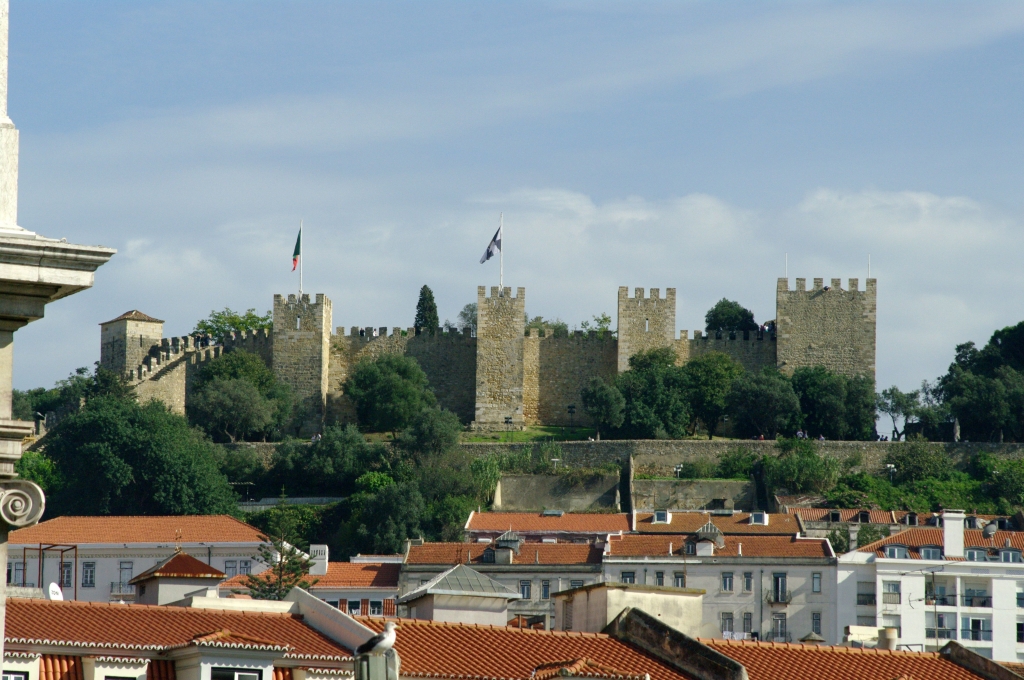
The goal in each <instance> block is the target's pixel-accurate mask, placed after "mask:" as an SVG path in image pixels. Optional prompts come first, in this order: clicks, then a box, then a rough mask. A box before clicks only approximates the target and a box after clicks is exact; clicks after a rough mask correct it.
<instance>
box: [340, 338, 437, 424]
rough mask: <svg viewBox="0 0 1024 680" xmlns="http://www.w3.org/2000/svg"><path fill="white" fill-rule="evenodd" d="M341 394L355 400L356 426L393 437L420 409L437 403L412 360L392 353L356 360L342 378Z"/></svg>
mask: <svg viewBox="0 0 1024 680" xmlns="http://www.w3.org/2000/svg"><path fill="white" fill-rule="evenodd" d="M345 394H347V395H348V396H349V398H350V399H352V401H353V402H354V403H355V407H356V417H357V418H358V419H359V425H360V427H362V428H363V429H365V430H368V431H371V432H391V433H392V434H393V435H395V436H396V437H397V434H398V431H399V430H403V429H405V428H406V427H408V426H409V425H411V424H412V422H413V419H414V418H415V417H416V416H417V415H418V414H419V413H420V412H421V411H422V410H423V409H425V408H432V407H433V406H434V405H435V404H436V403H437V400H436V399H435V398H434V394H433V392H431V391H430V388H429V386H428V383H427V376H426V374H425V373H424V372H423V369H421V368H420V365H419V364H418V363H416V360H415V359H413V358H412V357H407V356H401V355H395V354H384V355H381V356H379V357H377V358H376V359H373V360H372V361H361V362H359V363H358V364H356V366H355V368H354V369H353V370H352V373H351V375H349V377H348V379H347V380H346V381H345Z"/></svg>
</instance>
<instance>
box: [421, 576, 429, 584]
mask: <svg viewBox="0 0 1024 680" xmlns="http://www.w3.org/2000/svg"><path fill="white" fill-rule="evenodd" d="M428 583H430V579H426V578H421V579H420V585H421V586H425V585H427V584H428Z"/></svg>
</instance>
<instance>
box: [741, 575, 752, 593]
mask: <svg viewBox="0 0 1024 680" xmlns="http://www.w3.org/2000/svg"><path fill="white" fill-rule="evenodd" d="M753 589H754V572H752V571H745V572H743V592H745V593H749V592H751V591H752V590H753Z"/></svg>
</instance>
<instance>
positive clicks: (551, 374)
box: [523, 328, 618, 426]
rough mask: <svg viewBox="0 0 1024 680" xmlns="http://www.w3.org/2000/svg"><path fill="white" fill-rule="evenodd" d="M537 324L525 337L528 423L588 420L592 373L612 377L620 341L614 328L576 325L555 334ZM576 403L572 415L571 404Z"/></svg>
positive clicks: (524, 368) (586, 421)
mask: <svg viewBox="0 0 1024 680" xmlns="http://www.w3.org/2000/svg"><path fill="white" fill-rule="evenodd" d="M544 330H545V332H544V335H541V334H540V333H538V331H537V329H536V328H531V329H530V334H529V335H528V336H527V337H526V338H525V340H524V348H523V382H524V384H523V416H524V419H525V422H526V424H527V425H538V424H543V425H559V426H566V425H570V424H572V425H588V424H590V419H589V418H588V417H587V415H586V414H585V413H584V412H583V402H582V399H581V398H580V392H581V391H582V390H583V388H584V387H586V386H587V383H589V382H590V380H591V379H592V378H595V377H597V378H602V379H604V380H607V381H609V382H610V381H611V380H613V379H614V378H615V375H616V372H617V369H616V366H617V364H616V362H617V349H618V344H617V343H616V341H615V337H614V336H613V335H612V334H611V333H598V332H596V331H590V332H589V333H584V332H583V331H576V332H575V333H572V334H570V335H567V336H561V337H558V336H555V335H553V334H552V333H551V330H550V329H548V328H545V329H544ZM570 405H573V406H575V411H576V413H575V415H573V416H572V417H571V418H570V416H569V413H568V407H569V406H570Z"/></svg>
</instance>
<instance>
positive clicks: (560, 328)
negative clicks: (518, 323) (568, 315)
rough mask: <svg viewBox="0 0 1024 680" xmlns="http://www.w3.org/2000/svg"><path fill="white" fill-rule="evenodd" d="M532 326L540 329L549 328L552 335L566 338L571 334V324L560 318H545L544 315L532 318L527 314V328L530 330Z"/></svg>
mask: <svg viewBox="0 0 1024 680" xmlns="http://www.w3.org/2000/svg"><path fill="white" fill-rule="evenodd" d="M531 328H536V329H537V330H538V331H540V330H542V329H544V328H548V329H550V332H551V335H552V336H554V337H556V338H564V337H565V336H567V335H569V324H567V323H566V322H564V321H562V320H561V319H558V318H555V319H545V318H544V317H543V316H535V317H533V318H532V319H531V318H530V315H529V314H527V315H526V330H527V331H529V330H530V329H531Z"/></svg>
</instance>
